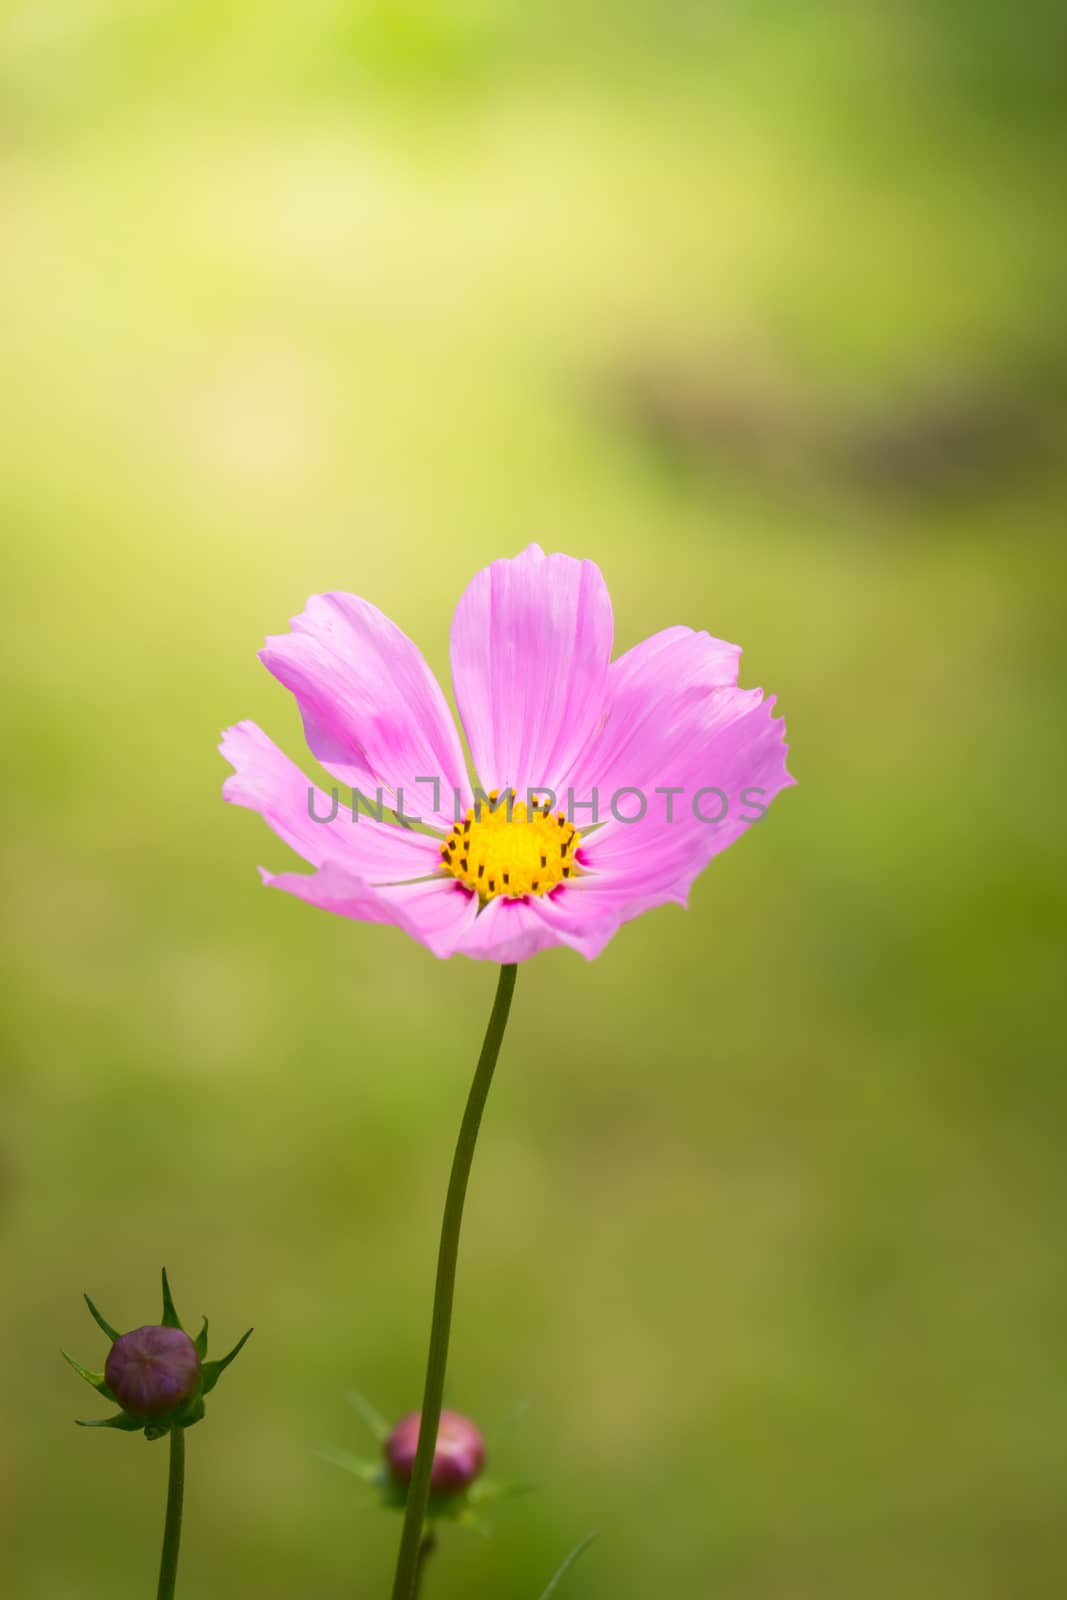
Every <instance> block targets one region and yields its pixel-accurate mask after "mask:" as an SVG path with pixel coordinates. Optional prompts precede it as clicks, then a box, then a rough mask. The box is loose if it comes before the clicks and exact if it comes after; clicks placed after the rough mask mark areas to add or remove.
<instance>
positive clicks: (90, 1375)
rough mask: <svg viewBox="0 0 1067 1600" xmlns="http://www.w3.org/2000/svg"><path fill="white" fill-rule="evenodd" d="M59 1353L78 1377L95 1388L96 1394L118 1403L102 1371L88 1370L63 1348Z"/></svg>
mask: <svg viewBox="0 0 1067 1600" xmlns="http://www.w3.org/2000/svg"><path fill="white" fill-rule="evenodd" d="M59 1353H60V1355H61V1356H62V1357H63V1360H64V1361H66V1362H68V1363H69V1364H70V1365H71V1366H72V1367H73V1368H74V1370H75V1372H76V1373H77V1374H78V1377H79V1378H84V1379H85V1381H86V1383H88V1384H90V1385H91V1386H92V1387H93V1388H94V1389H95V1390H96V1392H97V1394H102V1395H103V1396H104V1399H105V1400H114V1401H115V1404H116V1405H118V1401H117V1400H115V1396H114V1395H113V1394H112V1392H111V1390H110V1389H109V1388H108V1385H107V1379H106V1378H105V1377H104V1374H103V1373H102V1372H90V1371H89V1369H88V1367H83V1366H82V1364H81V1362H80V1361H75V1359H74V1357H73V1356H72V1355H68V1354H67V1352H66V1351H65V1350H61V1351H60V1352H59Z"/></svg>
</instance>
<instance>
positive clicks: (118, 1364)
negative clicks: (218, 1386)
mask: <svg viewBox="0 0 1067 1600" xmlns="http://www.w3.org/2000/svg"><path fill="white" fill-rule="evenodd" d="M104 1377H105V1379H106V1380H107V1386H108V1388H109V1389H110V1390H111V1391H112V1393H113V1394H114V1396H115V1399H116V1400H117V1401H118V1403H119V1405H120V1406H121V1407H122V1409H123V1410H124V1411H129V1412H130V1413H131V1414H132V1415H133V1416H135V1417H143V1418H144V1420H145V1421H146V1422H147V1421H148V1420H149V1419H150V1418H152V1417H163V1416H166V1415H167V1414H168V1412H173V1411H177V1410H179V1409H180V1408H181V1407H182V1406H183V1405H184V1404H185V1402H186V1401H187V1400H190V1399H191V1398H192V1396H193V1395H194V1394H195V1393H196V1391H197V1390H198V1389H199V1387H200V1354H199V1351H198V1350H197V1348H196V1345H195V1344H194V1343H193V1341H192V1340H191V1339H190V1337H189V1335H188V1334H187V1333H186V1332H184V1330H183V1329H181V1328H163V1327H147V1328H134V1330H133V1332H132V1333H124V1334H121V1335H120V1337H119V1338H117V1339H116V1340H115V1343H114V1344H113V1345H112V1346H111V1350H110V1352H109V1353H108V1358H107V1360H106V1362H105V1363H104Z"/></svg>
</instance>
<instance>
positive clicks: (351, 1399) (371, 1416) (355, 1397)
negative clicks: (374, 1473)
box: [345, 1389, 391, 1444]
mask: <svg viewBox="0 0 1067 1600" xmlns="http://www.w3.org/2000/svg"><path fill="white" fill-rule="evenodd" d="M345 1398H346V1399H347V1400H348V1403H349V1405H350V1406H351V1407H352V1410H353V1411H354V1412H355V1413H356V1415H357V1417H359V1418H360V1420H361V1421H362V1422H363V1423H364V1424H365V1425H366V1427H367V1429H368V1431H369V1432H370V1433H372V1434H373V1435H374V1437H375V1438H376V1439H377V1440H378V1442H379V1444H384V1443H385V1441H386V1439H388V1437H389V1434H390V1431H391V1430H390V1427H389V1424H388V1423H387V1422H386V1420H385V1418H384V1417H383V1416H382V1414H381V1412H380V1411H376V1410H375V1409H374V1407H373V1406H372V1405H371V1403H370V1401H369V1400H368V1399H366V1397H365V1396H364V1395H361V1394H359V1393H358V1392H357V1391H356V1390H355V1389H352V1390H350V1391H349V1393H348V1394H347V1396H346V1397H345Z"/></svg>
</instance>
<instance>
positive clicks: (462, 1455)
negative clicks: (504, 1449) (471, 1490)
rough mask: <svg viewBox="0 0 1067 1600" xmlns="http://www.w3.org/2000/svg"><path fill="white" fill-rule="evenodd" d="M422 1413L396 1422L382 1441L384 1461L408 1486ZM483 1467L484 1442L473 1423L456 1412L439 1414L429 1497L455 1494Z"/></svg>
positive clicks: (412, 1414) (399, 1479)
mask: <svg viewBox="0 0 1067 1600" xmlns="http://www.w3.org/2000/svg"><path fill="white" fill-rule="evenodd" d="M420 1416H421V1413H420V1412H418V1411H413V1412H412V1413H411V1415H410V1416H407V1417H404V1418H403V1419H402V1420H401V1421H400V1422H398V1423H397V1425H396V1427H395V1428H394V1429H393V1431H392V1433H391V1434H390V1435H389V1437H388V1439H386V1441H385V1459H386V1461H387V1462H388V1464H389V1471H390V1472H391V1473H392V1475H393V1477H394V1478H395V1479H396V1481H397V1483H404V1484H407V1483H410V1482H411V1474H412V1470H413V1468H414V1466H415V1451H416V1449H417V1448H418V1443H419V1419H420ZM484 1466H485V1440H484V1439H483V1438H482V1436H481V1434H480V1433H479V1432H478V1429H477V1428H476V1427H475V1426H474V1423H473V1422H471V1421H470V1420H469V1418H467V1417H461V1416H460V1414H459V1412H458V1411H442V1412H441V1424H440V1427H439V1428H438V1430H437V1446H436V1448H435V1450H434V1453H433V1471H432V1473H431V1474H430V1493H431V1494H457V1493H458V1492H459V1490H460V1489H466V1487H467V1486H468V1484H471V1483H473V1482H474V1480H475V1478H476V1477H477V1476H478V1474H479V1473H480V1472H481V1470H482V1468H483V1467H484Z"/></svg>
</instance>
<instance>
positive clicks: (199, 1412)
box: [170, 1389, 204, 1428]
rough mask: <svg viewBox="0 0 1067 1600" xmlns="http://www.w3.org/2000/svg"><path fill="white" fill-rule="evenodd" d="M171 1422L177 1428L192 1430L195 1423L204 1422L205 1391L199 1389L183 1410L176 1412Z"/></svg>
mask: <svg viewBox="0 0 1067 1600" xmlns="http://www.w3.org/2000/svg"><path fill="white" fill-rule="evenodd" d="M170 1420H171V1422H172V1423H173V1424H174V1426H175V1427H176V1428H191V1427H192V1426H193V1425H194V1423H197V1422H202V1421H203V1420H204V1393H203V1390H202V1389H198V1390H197V1392H196V1394H194V1395H191V1396H190V1398H189V1399H188V1400H187V1401H186V1402H185V1404H184V1406H183V1407H182V1409H181V1410H180V1411H178V1412H176V1413H175V1415H174V1416H173V1417H171V1419H170Z"/></svg>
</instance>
